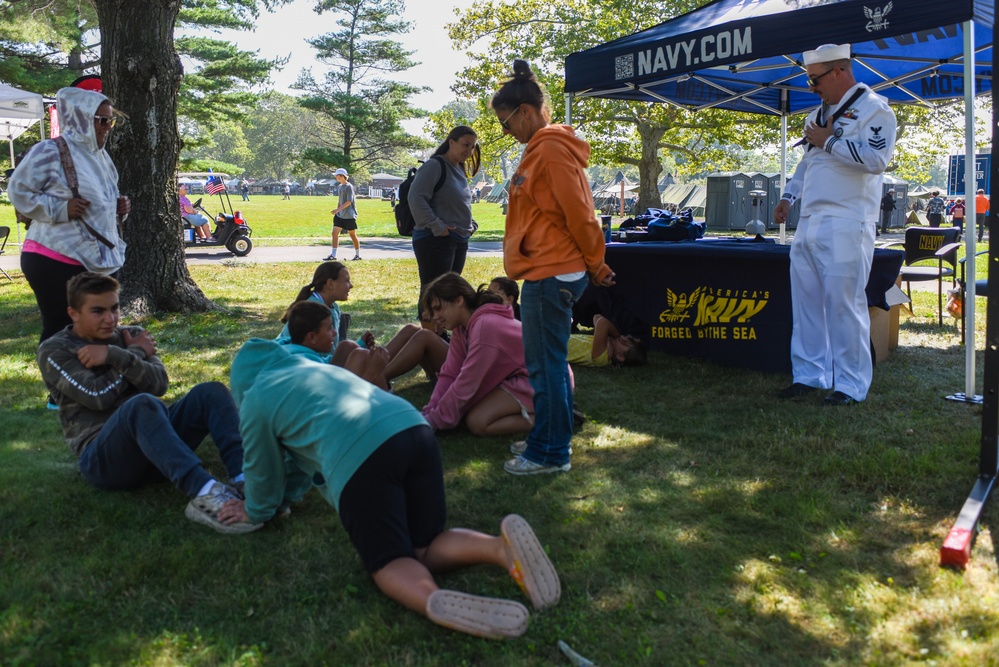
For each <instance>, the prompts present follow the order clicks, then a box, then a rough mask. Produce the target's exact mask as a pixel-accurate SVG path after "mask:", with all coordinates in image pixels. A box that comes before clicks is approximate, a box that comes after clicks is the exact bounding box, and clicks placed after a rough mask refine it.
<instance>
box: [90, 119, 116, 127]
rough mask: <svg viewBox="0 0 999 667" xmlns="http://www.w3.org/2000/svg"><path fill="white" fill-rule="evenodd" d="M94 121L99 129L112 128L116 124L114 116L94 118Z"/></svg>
mask: <svg viewBox="0 0 999 667" xmlns="http://www.w3.org/2000/svg"><path fill="white" fill-rule="evenodd" d="M94 120H95V121H97V124H98V125H100V126H101V127H114V124H115V123H117V122H118V119H117V118H115V117H114V116H94Z"/></svg>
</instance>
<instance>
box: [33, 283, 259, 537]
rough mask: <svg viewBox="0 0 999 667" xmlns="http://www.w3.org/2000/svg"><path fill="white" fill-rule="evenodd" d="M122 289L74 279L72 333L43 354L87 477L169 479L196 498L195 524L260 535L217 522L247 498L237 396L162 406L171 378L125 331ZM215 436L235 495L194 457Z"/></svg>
mask: <svg viewBox="0 0 999 667" xmlns="http://www.w3.org/2000/svg"><path fill="white" fill-rule="evenodd" d="M118 287H119V285H118V281H117V280H115V279H114V278H111V277H109V276H103V275H100V274H97V273H91V272H84V273H81V274H78V275H76V276H74V277H73V278H72V279H71V280H70V281H69V283H68V285H67V301H68V303H69V308H68V311H69V315H70V318H71V319H72V320H73V324H72V325H70V326H69V327H67V328H65V329H63V330H62V331H60V332H59V333H57V334H55V335H54V336H52V337H51V338H49V339H48V340H46V341H45V342H44V343H42V345H41V347H39V349H38V367H39V368H40V369H41V372H42V378H43V379H44V380H45V384H46V385H47V387H48V389H49V391H50V392H51V393H52V397H53V399H54V400H55V402H56V403H58V404H59V418H60V420H61V421H62V429H63V435H64V436H65V438H66V443H67V444H68V445H69V447H70V449H71V450H73V453H74V454H76V456H77V459H78V464H79V469H80V473H81V474H82V475H83V477H84V479H86V480H87V481H88V482H90V483H91V484H93V485H94V486H96V487H99V488H102V489H112V490H117V489H131V488H135V487H138V486H141V485H143V484H146V483H149V482H153V481H161V480H163V479H164V478H166V479H169V480H170V482H172V483H173V484H174V486H176V487H178V488H179V489H181V490H182V491H184V492H185V493H187V495H188V496H189V497H190V498H191V501H190V502H189V503H188V505H187V509H186V510H185V514H186V515H187V517H188V518H189V519H191V520H193V521H196V522H198V523H203V524H205V525H208V526H211V527H212V528H214V529H216V530H218V531H220V532H225V533H245V532H249V531H251V530H256V529H257V528H259V527H260V524H249V523H240V524H235V527H234V525H225V524H223V523H221V522H220V521H218V519H217V513H218V510H219V509H221V507H222V505H224V504H225V503H226V502H227V501H229V500H232V499H234V498H238V497H240V495H239V491H238V490H237V489H238V487H239V486H240V485H241V484H242V478H243V474H242V472H243V441H242V438H241V437H240V434H239V413H238V411H237V410H236V405H235V403H234V402H233V400H232V396H231V395H230V393H229V390H228V389H227V388H226V387H225V385H223V384H221V383H218V382H206V383H203V384H199V385H197V386H195V387H194V388H193V389H192V390H191V391H190V392H189V393H188V394H187V395H186V396H184V397H183V398H181V399H180V400H179V401H177V402H176V403H174V404H173V405H171V406H169V407H167V406H166V405H165V404H164V403H163V401H161V400H160V399H159V398H157V397H158V396H162V395H163V394H164V393H166V390H167V385H168V383H169V380H168V379H167V374H166V369H165V368H164V367H163V362H162V361H161V360H160V358H159V357H158V356H156V341H155V340H154V339H153V337H152V336H151V335H150V334H149V332H148V331H146V330H145V329H143V328H141V327H119V326H118V319H119V314H118ZM209 434H210V435H211V436H212V439H213V440H214V441H215V444H216V445H217V446H218V449H219V456H220V458H221V459H222V462H223V464H224V465H225V467H226V470H227V471H228V473H229V477H230V480H231V481H232V483H233V484H235V485H236V488H233V487H231V486H228V485H225V484H222V483H220V482H218V481H217V480H215V479H214V478H213V477H212V475H211V474H210V473H209V472H208V471H207V470H205V469H204V467H203V466H202V465H201V460H200V459H199V458H198V457H197V455H195V453H194V450H195V449H196V448H197V447H198V445H199V444H201V441H202V440H204V438H205V436H206V435H209Z"/></svg>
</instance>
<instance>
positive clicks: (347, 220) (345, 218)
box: [322, 167, 361, 262]
mask: <svg viewBox="0 0 999 667" xmlns="http://www.w3.org/2000/svg"><path fill="white" fill-rule="evenodd" d="M333 177H334V178H336V180H337V182H338V183H339V184H340V191H339V195H340V201H339V202H338V204H337V207H336V208H335V209H333V210H332V211H330V213H332V214H333V250H332V252H330V254H329V257H326V258H325V259H323V260H322V261H324V262H330V261H333V260H335V259H336V251H337V248H338V247H339V246H340V230H342V229H345V230H347V233H348V234H350V240H351V241H353V243H354V259H361V242H360V241H358V240H357V207H355V206H354V186H353V185H352V184H351V183H350V182H349V181H348V180H347V177H348V174H347V170H346V169H344V168H343V167H341V168H339V169H337V170H336V171H335V172H333Z"/></svg>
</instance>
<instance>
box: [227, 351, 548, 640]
mask: <svg viewBox="0 0 999 667" xmlns="http://www.w3.org/2000/svg"><path fill="white" fill-rule="evenodd" d="M230 383H231V385H232V391H233V397H234V398H235V400H236V403H237V405H239V410H240V416H241V418H242V429H243V443H244V447H245V449H246V466H245V475H246V487H245V500H234V501H231V502H229V503H227V504H226V505H225V506H224V507H223V508H222V510H221V511H220V512H219V519H220V520H221V521H223V522H224V523H227V524H228V523H230V522H232V523H233V524H236V525H238V524H248V523H252V524H256V523H260V522H265V521H268V520H270V519H272V518H273V517H275V516H277V515H279V514H281V513H282V508H284V507H286V506H287V505H288V504H289V503H291V502H294V501H296V500H298V499H300V498H301V497H302V496H303V495H304V494H305V493H306V492H307V491H308V490H309V489H310V488H311V487H312V486H313V484H315V485H316V489H317V490H318V491H319V493H320V494H321V495H322V496H323V498H324V499H325V500H326V501H327V502H328V503H329V504H330V505H332V506H333V507H334V508H335V509H336V511H337V513H338V514H339V516H340V521H341V523H342V525H343V527H344V528H345V530H346V531H347V535H348V536H349V537H350V540H351V543H352V544H353V545H354V548H355V549H356V550H357V552H358V554H359V555H360V557H361V561H362V563H363V565H364V568H365V569H366V570H367V572H368V573H369V574H370V575H371V577H372V579H373V580H374V583H375V585H376V586H377V587H378V588H379V589H380V590H381V591H382V592H383V593H384V594H385V595H387V596H388V597H390V598H391V599H393V600H395V601H396V602H398V603H400V604H402V605H403V606H405V607H406V608H408V609H411V610H413V611H415V612H417V613H418V614H422V615H424V616H426V617H427V618H428V619H430V620H431V621H433V622H434V623H437V624H438V625H442V626H444V627H448V628H451V629H454V630H459V631H461V632H466V633H469V634H472V635H476V636H480V637H489V638H495V639H500V638H504V637H517V636H520V635H521V634H523V633H524V632H525V631H526V629H527V624H528V621H529V613H528V611H527V609H526V608H525V607H524V606H523V605H522V604H520V603H519V602H515V601H513V600H504V599H497V598H489V597H481V596H477V595H471V594H469V593H463V592H459V591H454V590H447V589H441V588H439V587H438V585H437V583H436V581H435V580H434V574H435V573H439V572H445V571H447V570H452V569H455V568H458V567H466V566H470V565H475V564H493V565H497V566H499V567H501V568H503V569H504V570H506V571H508V572H510V574H511V575H512V576H513V578H514V580H515V581H516V582H517V583H518V584H519V585H520V587H521V588H522V589H523V590H524V591H525V592H526V594H527V596H528V598H529V599H530V601H531V603H532V604H533V605H534V607H535V608H537V609H545V608H548V607H551V606H553V605H555V604H556V603H557V602H558V600H559V597H560V596H561V584H560V583H559V578H558V573H557V572H556V571H555V568H554V566H553V565H552V563H551V561H550V560H549V559H548V556H547V555H546V554H545V550H544V548H543V546H542V545H541V543H540V542H539V541H538V538H537V537H536V536H535V534H534V531H533V530H531V527H530V526H529V525H528V524H527V522H526V521H525V520H524V519H523V518H521V517H519V516H517V515H509V516H507V517H506V518H504V519H503V521H502V522H501V523H500V533H501V534H500V536H491V535H486V534H484V533H479V532H475V531H472V530H468V529H463V528H450V529H448V528H445V521H446V516H447V507H446V502H445V496H444V475H443V470H442V467H441V457H440V447H439V445H438V443H437V440H436V438H435V437H434V433H433V431H432V430H431V428H430V427H429V426H428V425H427V423H426V421H424V419H423V417H421V416H420V413H419V412H418V411H417V410H416V408H414V407H413V406H412V405H411V404H410V403H409V402H407V401H406V400H404V399H402V398H399V397H397V396H394V395H392V394H390V393H388V392H385V391H382V390H380V389H378V388H377V387H374V386H373V385H371V384H370V383H368V382H364V381H363V380H361V379H360V378H358V377H357V376H356V375H354V374H352V373H350V372H348V371H346V370H344V369H342V368H338V367H336V366H332V365H329V364H322V363H316V362H315V361H314V360H312V359H310V358H308V356H307V355H303V354H292V353H291V351H290V350H289V349H288V347H286V346H281V345H278V344H277V343H275V342H274V341H268V340H261V339H252V340H250V341H247V342H246V343H245V344H244V345H243V347H242V349H240V351H239V353H238V354H237V355H236V358H235V359H234V360H233V363H232V371H231V374H230Z"/></svg>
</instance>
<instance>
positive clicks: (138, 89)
mask: <svg viewBox="0 0 999 667" xmlns="http://www.w3.org/2000/svg"><path fill="white" fill-rule="evenodd" d="M94 4H95V5H96V7H97V16H98V18H99V21H100V27H101V76H102V78H103V84H104V94H105V95H107V96H108V97H109V98H111V100H112V101H113V103H114V106H115V108H117V109H121V110H122V111H123V112H124V113H125V114H127V115H128V121H127V122H126V123H124V124H123V125H121V124H119V126H118V127H116V128H115V129H114V130H113V131H112V133H111V136H110V139H109V145H108V148H109V152H110V153H111V157H112V158H113V159H114V163H115V166H117V168H118V173H119V189H120V190H121V193H122V194H124V195H127V196H128V197H130V198H131V200H132V212H131V214H130V215H129V216H128V219H127V220H126V221H125V222H124V224H123V225H122V237H123V238H124V239H125V242H126V243H127V244H128V248H127V250H126V252H125V266H124V267H123V268H122V270H121V273H120V274H119V279H120V280H121V285H122V294H121V302H122V309H123V310H124V311H125V312H126V313H127V314H128V315H129V316H132V317H142V316H145V315H147V314H149V313H151V312H155V311H171V312H203V311H206V310H212V309H214V308H216V306H215V304H214V303H212V302H211V301H210V300H209V299H208V298H206V297H205V295H204V293H202V291H201V289H200V288H199V287H198V286H197V285H196V284H195V282H194V280H193V279H192V278H191V274H190V273H189V272H188V270H187V262H186V259H185V257H184V246H183V243H182V241H181V220H180V208H179V204H178V200H177V187H176V183H175V180H176V173H177V158H178V156H179V155H180V145H181V141H180V133H179V131H178V129H177V93H178V91H179V89H180V80H181V76H182V74H183V67H182V65H181V62H180V58H179V57H178V56H177V52H176V51H175V50H174V44H173V27H174V23H175V22H176V20H177V13H178V11H179V10H180V0H144V1H143V2H136V0H95V3H94Z"/></svg>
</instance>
